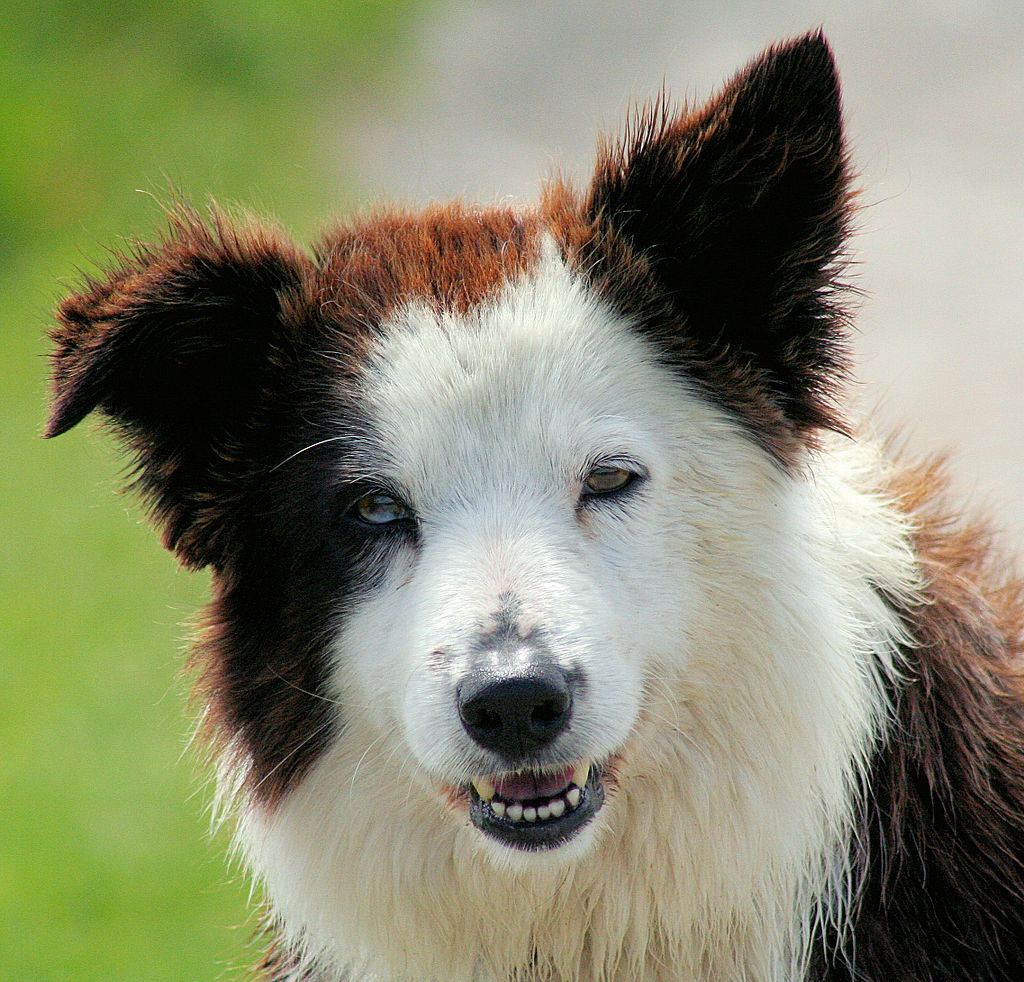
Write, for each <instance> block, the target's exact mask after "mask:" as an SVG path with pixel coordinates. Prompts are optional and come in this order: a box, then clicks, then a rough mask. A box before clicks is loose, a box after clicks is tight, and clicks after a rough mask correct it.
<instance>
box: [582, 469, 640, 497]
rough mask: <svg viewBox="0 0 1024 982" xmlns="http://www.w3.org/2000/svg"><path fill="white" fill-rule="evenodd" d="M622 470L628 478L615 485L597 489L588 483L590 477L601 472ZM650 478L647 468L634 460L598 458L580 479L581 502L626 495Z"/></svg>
mask: <svg viewBox="0 0 1024 982" xmlns="http://www.w3.org/2000/svg"><path fill="white" fill-rule="evenodd" d="M599 471H606V472H613V471H622V472H623V473H624V474H625V475H626V479H625V480H624V481H623V482H622V484H619V485H617V486H615V487H611V488H603V489H595V488H592V487H590V486H589V485H588V484H587V481H588V480H589V479H590V477H591V476H592V475H593V474H595V473H597V472H599ZM647 478H648V473H647V469H646V468H645V467H644V466H643V465H642V464H640V463H638V462H637V461H634V460H620V459H613V460H598V461H595V462H593V463H592V464H590V466H588V467H587V468H586V470H585V471H584V472H583V475H582V477H581V479H580V503H581V504H583V503H586V502H588V501H601V500H605V499H609V498H617V497H619V496H626V495H628V494H630V493H632V492H633V491H635V490H637V489H638V488H639V487H640V485H642V484H643V483H644V481H646V480H647Z"/></svg>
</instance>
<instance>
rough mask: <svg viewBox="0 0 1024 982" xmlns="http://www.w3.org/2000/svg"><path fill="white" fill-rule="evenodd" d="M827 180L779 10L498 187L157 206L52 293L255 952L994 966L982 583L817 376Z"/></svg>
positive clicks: (808, 40)
mask: <svg viewBox="0 0 1024 982" xmlns="http://www.w3.org/2000/svg"><path fill="white" fill-rule="evenodd" d="M850 184H851V179H850V168H849V164H848V159H847V152H846V148H845V144H844V138H843V133H842V124H841V110H840V97H839V89H838V83H837V79H836V73H835V67H834V65H833V61H832V57H831V55H830V52H829V49H828V47H827V45H826V43H825V41H824V39H823V38H822V37H821V35H820V34H814V35H808V36H806V37H804V38H801V39H799V40H796V41H793V42H790V43H787V44H784V45H781V46H778V47H776V48H773V49H771V50H769V51H767V52H766V53H765V54H763V55H762V56H761V57H760V58H758V59H757V60H755V61H754V62H753V63H751V65H750V66H748V67H747V68H746V69H745V70H744V71H743V72H741V73H740V74H739V75H737V76H736V77H735V78H734V79H733V80H732V81H731V82H730V83H728V84H727V85H726V86H725V88H724V89H723V90H722V91H721V92H720V94H718V95H717V96H716V97H715V98H713V99H712V100H711V101H710V102H709V103H707V104H706V105H704V106H703V107H702V108H698V109H694V110H686V111H682V112H676V111H673V110H672V109H670V107H669V105H668V103H667V102H666V101H665V100H664V99H661V100H659V101H656V102H654V103H653V104H651V105H649V106H647V107H646V108H644V109H642V110H640V111H639V112H637V113H636V115H635V117H634V118H633V120H632V121H631V123H630V125H629V126H628V127H627V130H626V133H625V135H624V137H622V138H621V140H619V141H617V142H609V143H607V144H605V145H603V146H602V147H601V148H600V149H599V152H598V157H597V164H596V168H595V171H594V175H593V178H592V180H591V181H590V183H589V184H588V185H587V186H586V187H583V188H576V187H573V186H570V185H569V184H567V183H565V182H562V181H558V180H556V181H554V182H553V183H550V184H548V185H547V186H546V187H545V189H544V191H543V193H542V194H541V196H540V199H539V203H537V204H535V205H533V206H524V207H505V206H494V207H476V206H469V205H465V204H459V203H455V204H447V205H435V206H431V207H428V208H427V209H426V210H424V211H418V212H413V211H405V210H401V209H391V210H380V211H377V212H375V213H372V214H370V215H369V216H368V217H365V218H361V219H356V220H354V221H351V222H348V223H346V224H342V225H339V226H337V227H336V228H334V229H333V230H331V231H329V232H328V233H326V234H325V235H324V236H323V237H322V238H321V239H320V240H319V242H317V243H316V244H315V245H314V246H313V247H312V249H310V250H308V251H307V250H305V249H302V248H300V247H298V246H297V245H296V244H294V243H293V242H292V241H291V240H290V239H289V238H288V237H286V236H285V235H284V234H283V233H281V232H280V231H278V230H277V229H275V228H273V227H271V226H269V225H267V224H263V223H260V222H258V221H256V220H254V219H249V218H234V219H232V218H229V217H228V216H227V215H226V214H225V213H223V212H221V211H218V210H216V209H213V210H212V211H211V213H210V214H209V215H207V216H201V215H199V214H198V213H196V212H195V211H193V210H191V209H189V208H187V207H185V206H175V207H174V208H173V209H171V214H170V230H169V232H168V233H167V234H166V235H165V237H164V238H163V239H162V240H161V241H159V242H157V243H156V244H154V245H149V246H143V245H139V246H137V247H135V248H134V249H133V250H132V251H131V252H130V253H129V254H128V255H126V256H124V258H123V259H122V260H121V261H120V263H119V264H118V265H117V266H116V267H115V268H114V269H112V270H111V271H110V272H109V273H107V274H105V275H104V276H102V277H98V278H96V279H94V280H92V281H91V282H89V283H88V284H86V285H85V287H84V288H83V289H82V290H81V291H80V292H78V293H77V294H75V295H74V296H71V297H69V298H68V299H67V300H65V301H64V302H63V304H62V305H61V307H60V310H59V327H58V328H56V330H55V331H54V335H53V336H54V340H55V342H56V353H55V355H54V372H53V386H54V401H53V407H52V417H51V419H50V423H49V427H48V430H47V435H48V436H56V435H57V434H60V433H63V432H64V431H65V430H67V429H69V428H70V427H72V426H74V425H75V424H76V423H78V422H79V421H81V420H82V419H83V418H84V417H85V416H86V415H87V414H89V413H90V412H91V411H92V410H94V409H98V410H99V411H100V412H101V413H102V414H103V416H104V417H105V418H106V420H107V421H108V422H109V423H111V424H112V426H113V427H114V429H115V430H116V432H117V433H118V435H119V436H120V437H121V438H122V440H123V442H124V445H125V447H126V448H127V450H128V451H129V453H130V454H131V455H132V457H133V460H134V463H135V466H136V468H137V470H136V474H137V480H136V484H135V486H136V488H137V490H138V491H139V493H140V494H141V496H142V498H143V499H144V500H145V502H146V503H147V504H148V506H149V508H150V509H151V512H152V515H153V518H154V521H155V524H156V525H157V527H159V528H160V529H161V531H162V534H163V541H164V543H165V545H166V546H167V547H168V548H169V549H172V550H174V551H175V552H176V553H177V555H178V556H179V557H180V559H181V561H182V563H184V564H185V565H186V566H188V567H192V568H199V567H209V568H210V569H211V570H212V574H213V581H212V582H213V598H212V601H211V604H210V606H209V609H208V612H207V614H206V617H205V620H204V626H203V627H202V628H201V630H200V632H199V634H198V637H197V639H196V643H195V653H194V668H195V671H196V675H197V684H198V687H199V691H200V693H201V695H202V698H203V701H204V706H205V711H204V713H203V716H202V720H201V724H200V730H201V734H202V736H203V737H204V738H205V740H206V742H207V745H208V746H209V747H210V748H211V750H212V754H213V756H214V758H215V760H216V768H217V780H218V790H219V798H220V801H221V803H222V805H223V810H224V812H225V813H226V814H228V815H229V816H230V817H231V818H232V820H233V822H234V825H235V828H236V829H237V840H236V841H237V844H238V848H239V849H240V851H241V853H242V854H243V855H244V857H245V860H246V862H247V864H248V866H249V867H250V868H251V870H252V873H253V875H254V877H255V879H256V880H257V881H258V882H259V883H260V884H261V886H262V888H263V889H264V890H265V893H266V897H267V911H268V913H267V917H268V923H269V925H270V927H269V932H270V933H271V935H272V937H271V939H270V941H269V946H270V951H269V954H268V955H267V956H266V959H265V961H264V964H263V965H262V966H261V972H262V973H263V977H264V978H266V979H270V980H277V982H285V980H291V982H296V980H317V982H340V980H345V982H369V980H373V982H398V980H414V982H424V980H430V982H598V980H605V982H613V980H614V982H696V980H705V982H738V980H749V982H767V980H771V982H783V980H785V982H797V980H800V982H809V980H816V982H821V980H855V979H856V980H874V982H894V980H899V982H913V980H918V982H925V980H954V979H955V980H964V982H967V980H970V982H979V980H995V979H1000V980H1010V979H1015V980H1019V979H1021V978H1022V977H1024V975H1022V973H1024V967H1022V966H1024V713H1022V706H1024V685H1022V681H1021V677H1020V673H1021V664H1022V663H1021V652H1022V624H1021V621H1022V604H1021V593H1020V589H1019V587H1018V586H1017V585H1016V584H1015V583H1014V581H1013V580H1012V578H1011V577H1010V576H1009V575H1006V573H1005V570H1004V569H1001V568H1000V564H999V563H998V562H997V561H995V560H993V559H992V556H991V549H990V548H989V546H988V544H987V540H986V538H985V535H984V534H983V533H982V532H981V531H979V529H978V528H977V527H974V526H971V525H969V524H967V523H964V522H960V521H955V520H954V519H953V517H952V516H953V514H954V513H953V512H951V511H949V510H948V509H947V508H946V506H944V504H943V501H942V498H943V494H944V490H943V484H944V482H943V478H942V473H941V467H939V466H937V465H935V464H927V465H923V466H917V465H914V466H911V465H908V464H901V463H899V462H898V461H894V459H893V457H892V455H890V454H888V453H887V452H886V450H885V447H884V446H883V445H880V443H879V442H878V441H877V440H876V439H874V438H873V437H872V436H871V435H870V433H868V432H866V431H865V430H864V428H863V427H862V426H860V425H855V423H854V422H853V421H851V419H850V416H849V413H848V412H847V411H846V410H845V409H844V403H843V398H842V388H843V380H844V376H845V374H846V371H847V361H848V360H847V351H846V334H847V331H846V328H847V313H848V296H849V290H848V288H847V287H846V286H845V284H844V280H843V276H844V273H843V270H844V250H845V247H846V239H847V233H848V230H849V226H850V221H851V213H852V207H851V200H852V192H851V187H850Z"/></svg>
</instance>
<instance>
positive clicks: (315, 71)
mask: <svg viewBox="0 0 1024 982" xmlns="http://www.w3.org/2000/svg"><path fill="white" fill-rule="evenodd" d="M766 8H767V9H766ZM819 25H822V26H824V28H825V30H826V33H827V35H828V37H829V38H830V40H831V41H832V44H833V47H834V49H835V52H836V56H837V59H838V61H839V64H840V68H841V72H842V76H843V81H844V86H845V88H844V91H845V102H846V114H847V124H848V130H849V135H850V140H851V144H852V148H853V152H854V157H855V160H856V163H857V165H858V167H859V168H860V172H861V175H862V177H861V185H862V187H863V189H864V190H863V194H862V196H861V201H862V204H863V206H864V210H863V212H862V214H861V219H860V231H859V233H858V235H857V237H856V239H855V241H854V243H853V251H854V254H855V257H856V260H857V266H856V268H855V271H856V276H857V283H858V285H859V286H860V287H861V289H862V290H863V291H864V294H865V297H864V301H863V308H862V311H861V315H860V317H859V321H858V334H857V336H856V338H855V347H856V352H857V357H858V367H859V377H860V379H861V380H862V384H858V386H857V388H856V392H855V395H856V397H857V398H858V399H859V400H860V401H861V402H862V403H863V405H864V406H865V407H866V408H867V409H869V410H871V411H872V412H874V413H875V415H876V418H877V419H878V420H879V424H878V425H879V426H880V428H885V427H888V426H891V425H898V426H901V427H902V430H903V433H904V435H905V438H906V440H907V442H909V443H912V444H913V445H915V446H918V447H922V448H924V449H936V448H943V447H951V448H953V449H954V450H955V457H954V459H955V461H956V463H955V466H954V470H955V472H956V474H957V480H958V486H959V487H960V489H961V490H962V491H963V492H964V493H965V494H967V495H968V496H970V497H971V498H972V499H973V500H974V501H975V502H976V503H977V504H978V505H979V506H980V507H981V508H982V509H983V510H987V511H988V513H990V514H992V515H994V516H995V517H996V519H997V521H998V523H999V524H1000V525H1001V526H1002V527H1003V528H1004V529H1005V530H1006V533H1007V538H1008V540H1009V542H1010V544H1011V545H1012V546H1014V547H1018V548H1019V547H1021V546H1024V493H1022V492H1021V488H1022V486H1024V276H1022V269H1024V136H1022V134H1024V6H1022V5H1020V4H1019V3H1017V2H1015V0H1003V2H996V0H993V2H985V0H966V2H956V3H954V2H952V0H950V2H946V0H921V2H918V3H915V4H912V5H911V4H902V5H892V4H891V3H890V2H888V0H886V2H874V0H860V2H858V3H856V4H851V3H847V2H843V0H831V2H821V3H813V2H805V0H781V2H777V3H773V4H771V5H767V4H764V3H763V2H762V0H733V2H723V0H718V2H715V3H706V4H705V3H702V2H681V0H676V2H667V0H665V2H661V0H651V2H643V0H641V2H637V0H628V2H627V0H621V2H610V0H609V2H593V3H575V2H568V0H566V2H558V3H554V2H540V0H502V2H499V0H486V2H476V3H461V4H454V3H450V2H442V0H400V2H385V0H359V2H356V0H349V2H342V3H331V2H325V0H290V2H287V3H284V2H270V0H248V2H245V3H242V2H237V0H189V2H182V3H166V2H164V3H151V2H148V0H134V2H132V0H129V2H127V3H123V4H113V3H109V2H92V3H90V2H84V0H31V2H29V0H8V2H7V3H6V4H5V9H4V29H3V31H2V32H0V297H2V298H3V304H2V307H0V340H2V344H0V673H2V675H0V678H2V684H0V748H2V753H0V979H8V978H9V979H11V980H31V982H37V980H61V982H65V980H68V979H75V980H78V982H81V980H93V979H95V980H103V982H111V980H131V982H151V980H185V979H187V980H190V982H199V980H218V979H231V978H237V977H239V975H240V973H241V969H242V968H243V967H244V966H247V965H249V964H251V963H252V962H253V961H254V959H255V958H256V953H255V949H254V948H253V947H252V946H251V944H250V938H251V935H252V926H251V921H250V919H249V916H248V890H249V887H248V884H247V883H246V882H245V880H244V878H243V877H242V875H241V874H240V873H239V871H237V870H235V869H232V868H230V867H229V866H228V865H227V864H226V863H225V861H224V854H225V851H226V842H225V841H223V839H222V838H221V837H215V838H211V837H210V835H209V829H210V821H209V798H210V795H209V789H208V787H207V785H206V783H205V781H204V778H203V775H202V774H201V772H200V770H199V768H198V766H197V765H196V764H195V762H194V758H193V755H192V754H190V753H189V752H187V751H186V750H185V746H186V743H187V740H188V735H189V732H190V723H189V719H190V715H191V711H190V709H189V707H188V706H187V691H188V681H187V679H184V678H182V676H181V667H182V664H183V660H184V656H183V652H184V647H185V639H186V638H187V634H188V628H187V621H188V619H189V617H190V616H191V614H192V613H193V612H194V611H195V610H196V608H197V607H198V606H199V605H200V604H201V602H202V599H203V596H204V591H205V580H204V577H202V576H188V575H186V574H185V573H183V572H180V571H178V570H177V569H176V567H175V564H174V561H173V560H172V558H171V557H170V556H169V555H167V554H164V553H162V552H161V550H160V548H159V546H158V544H157V541H156V539H155V537H154V536H153V535H152V533H151V532H150V531H149V530H148V529H147V528H146V525H145V521H144V519H143V518H142V516H141V513H140V511H139V509H137V508H136V507H135V505H134V502H132V501H131V500H129V499H127V498H125V497H124V496H121V495H119V493H118V492H119V488H120V486H121V483H122V478H123V472H122V469H121V464H120V462H119V461H118V459H117V457H116V455H115V454H114V452H113V446H112V444H111V442H110V441H109V440H108V439H106V438H105V437H103V436H101V435H99V434H98V433H97V432H96V428H95V426H92V427H90V426H89V425H86V426H83V427H81V428H80V429H79V430H78V431H75V432H73V433H71V434H69V435H68V436H65V437H63V438H61V439H60V440H59V441H57V442H52V443H45V442H43V441H42V440H40V439H38V434H39V431H40V429H41V424H42V420H43V418H44V415H45V408H44V407H45V399H46V383H45V377H46V372H47V368H46V362H45V357H44V356H45V352H46V349H47V343H46V340H45V332H46V330H47V329H48V327H49V322H50V312H51V310H52V309H53V306H54V304H55V302H56V301H57V300H58V299H59V297H60V296H61V295H62V294H63V293H64V292H66V291H67V290H70V289H73V288H74V287H75V286H76V285H77V284H79V283H80V282H81V278H82V275H83V271H90V270H95V269H96V268H97V266H102V265H103V264H104V262H107V261H108V260H109V255H110V251H111V250H115V251H116V250H117V249H118V248H123V247H124V246H125V245H126V243H127V242H128V241H130V239H131V238H132V237H134V236H138V237H141V238H143V239H145V238H146V237H148V236H151V235H153V234H154V233H155V232H156V231H157V230H159V229H160V228H161V227H162V224H163V219H162V214H161V210H160V207H159V202H161V201H166V200H167V199H168V198H169V196H170V193H171V189H173V188H177V189H179V190H180V192H181V193H182V194H183V196H185V197H186V198H188V199H190V200H192V201H195V202H197V203H200V204H201V203H202V202H204V201H206V200H208V199H209V198H210V197H214V198H216V199H218V200H219V201H221V202H225V203H232V202H234V203H240V204H244V205H246V206H248V207H250V208H252V209H254V210H256V211H259V212H262V213H264V214H267V215H270V216H272V217H276V218H278V219H279V220H281V221H282V222H283V223H284V224H285V225H286V226H287V227H289V228H290V229H291V230H292V231H293V232H294V233H295V235H296V236H297V237H298V238H299V239H300V240H301V241H308V240H309V239H310V238H312V237H313V236H314V235H315V233H316V230H317V228H318V227H319V226H321V225H323V224H325V223H327V222H328V220H329V219H330V218H331V217H332V216H337V215H339V214H344V213H347V212H350V211H351V210H352V209H353V208H354V207H355V206H356V203H357V202H365V201H375V200H380V199H382V198H384V199H398V200H409V201H413V202H422V201H426V200H429V199H431V198H440V197H446V196H449V195H452V194H461V195H464V196H467V197H471V198H484V199H493V198H498V197H525V196H530V195H532V194H533V193H534V192H535V190H536V187H537V185H538V181H539V179H540V178H541V177H543V176H544V175H545V174H548V173H550V172H551V171H552V170H553V169H555V168H558V169H560V170H562V171H564V172H567V173H569V174H575V175H578V176H581V177H582V176H583V175H585V174H586V173H587V170H588V167H589V162H590V159H591V153H592V147H593V143H594V138H595V135H596V134H597V133H598V132H599V131H601V130H613V131H614V130H616V129H618V127H619V126H620V123H621V120H622V118H623V116H624V114H625V112H626V111H627V109H628V108H629V106H630V105H631V103H633V102H635V101H638V100H642V99H644V98H645V97H647V96H648V95H650V94H652V93H655V92H657V91H658V90H659V89H660V87H661V86H662V85H663V84H664V85H665V87H666V88H667V89H668V91H669V92H671V93H673V94H674V96H675V97H676V99H677V100H679V101H683V100H685V99H690V100H697V99H700V98H703V97H705V96H706V95H708V94H709V93H710V92H711V91H712V90H713V89H714V87H715V86H717V85H718V84H720V83H721V82H722V81H723V80H724V79H725V78H726V77H727V76H728V75H730V74H731V73H732V72H733V71H735V70H736V69H737V68H739V67H740V66H742V65H743V64H744V63H745V62H746V61H747V60H748V59H749V58H750V57H751V56H753V55H754V54H755V53H756V52H758V51H759V50H760V49H761V48H763V47H764V46H766V45H768V44H770V43H771V42H773V41H775V40H778V39H780V38H783V37H786V36H789V35H793V34H798V33H803V32H804V31H806V30H808V29H810V28H814V27H817V26H819Z"/></svg>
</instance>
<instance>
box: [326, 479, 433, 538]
mask: <svg viewBox="0 0 1024 982" xmlns="http://www.w3.org/2000/svg"><path fill="white" fill-rule="evenodd" d="M373 496H380V497H382V498H389V499H391V501H393V502H394V503H395V504H396V505H397V506H398V507H400V508H401V509H402V511H401V513H400V514H397V515H395V517H394V518H390V519H387V520H386V521H383V522H373V521H369V520H368V519H366V518H364V517H363V516H362V515H361V514H360V513H359V506H360V504H361V503H362V502H364V501H365V500H366V499H367V498H371V497H373ZM343 515H344V517H345V518H346V519H348V520H349V521H351V522H353V523H355V524H356V525H358V526H359V527H360V528H362V529H365V530H366V531H368V532H370V533H377V534H384V533H388V532H395V531H409V530H415V529H417V528H418V526H419V522H418V519H417V517H416V513H415V512H414V511H413V510H412V508H411V507H410V506H409V505H408V504H407V503H406V501H405V498H404V496H403V495H401V494H400V493H398V492H397V491H396V490H395V489H394V488H390V487H387V486H386V485H382V484H370V485H361V486H359V487H355V488H351V489H350V490H349V494H348V495H346V497H345V504H344V507H343Z"/></svg>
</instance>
